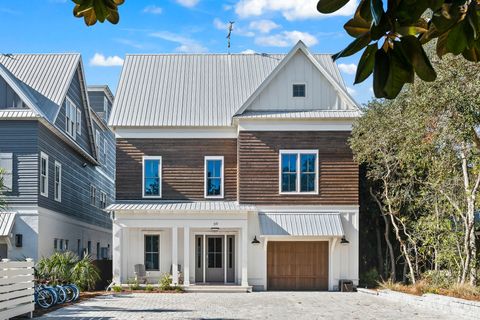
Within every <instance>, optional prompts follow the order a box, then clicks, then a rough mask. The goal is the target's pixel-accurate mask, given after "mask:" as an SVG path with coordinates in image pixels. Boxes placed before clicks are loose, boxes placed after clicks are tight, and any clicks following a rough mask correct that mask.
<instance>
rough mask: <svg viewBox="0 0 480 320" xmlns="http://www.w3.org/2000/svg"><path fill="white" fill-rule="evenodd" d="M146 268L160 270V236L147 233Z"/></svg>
mask: <svg viewBox="0 0 480 320" xmlns="http://www.w3.org/2000/svg"><path fill="white" fill-rule="evenodd" d="M145 270H147V271H158V270H160V236H159V235H150V234H147V235H145Z"/></svg>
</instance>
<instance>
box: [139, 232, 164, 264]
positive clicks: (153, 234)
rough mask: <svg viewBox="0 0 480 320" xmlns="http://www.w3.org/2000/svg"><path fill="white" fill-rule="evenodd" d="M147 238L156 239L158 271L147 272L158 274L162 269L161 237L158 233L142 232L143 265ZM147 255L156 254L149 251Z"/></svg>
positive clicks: (145, 256)
mask: <svg viewBox="0 0 480 320" xmlns="http://www.w3.org/2000/svg"><path fill="white" fill-rule="evenodd" d="M147 236H153V237H158V269H149V270H147V271H149V272H158V271H160V269H161V267H162V263H161V259H162V257H161V252H162V235H161V234H160V233H158V232H143V263H144V264H145V262H146V258H147V251H146V238H147ZM149 253H156V252H154V251H149Z"/></svg>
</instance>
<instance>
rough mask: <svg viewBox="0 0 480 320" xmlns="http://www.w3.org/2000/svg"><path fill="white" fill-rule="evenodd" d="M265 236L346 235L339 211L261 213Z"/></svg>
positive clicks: (261, 225) (262, 231)
mask: <svg viewBox="0 0 480 320" xmlns="http://www.w3.org/2000/svg"><path fill="white" fill-rule="evenodd" d="M258 216H259V219H260V229H261V234H262V235H263V236H323V237H342V236H343V235H345V233H344V231H343V226H342V219H341V217H340V214H339V213H310V212H308V213H270V212H269V213H259V215H258Z"/></svg>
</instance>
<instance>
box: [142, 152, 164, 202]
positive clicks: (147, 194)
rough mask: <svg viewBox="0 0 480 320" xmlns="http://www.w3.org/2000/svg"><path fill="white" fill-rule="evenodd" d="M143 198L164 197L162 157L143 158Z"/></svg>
mask: <svg viewBox="0 0 480 320" xmlns="http://www.w3.org/2000/svg"><path fill="white" fill-rule="evenodd" d="M142 185H143V191H142V192H143V197H144V198H161V197H162V157H157V156H144V157H143V182H142Z"/></svg>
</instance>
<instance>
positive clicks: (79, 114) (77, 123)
mask: <svg viewBox="0 0 480 320" xmlns="http://www.w3.org/2000/svg"><path fill="white" fill-rule="evenodd" d="M75 130H76V131H77V134H78V135H79V136H81V135H82V111H80V109H78V108H77V118H76V119H75Z"/></svg>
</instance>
